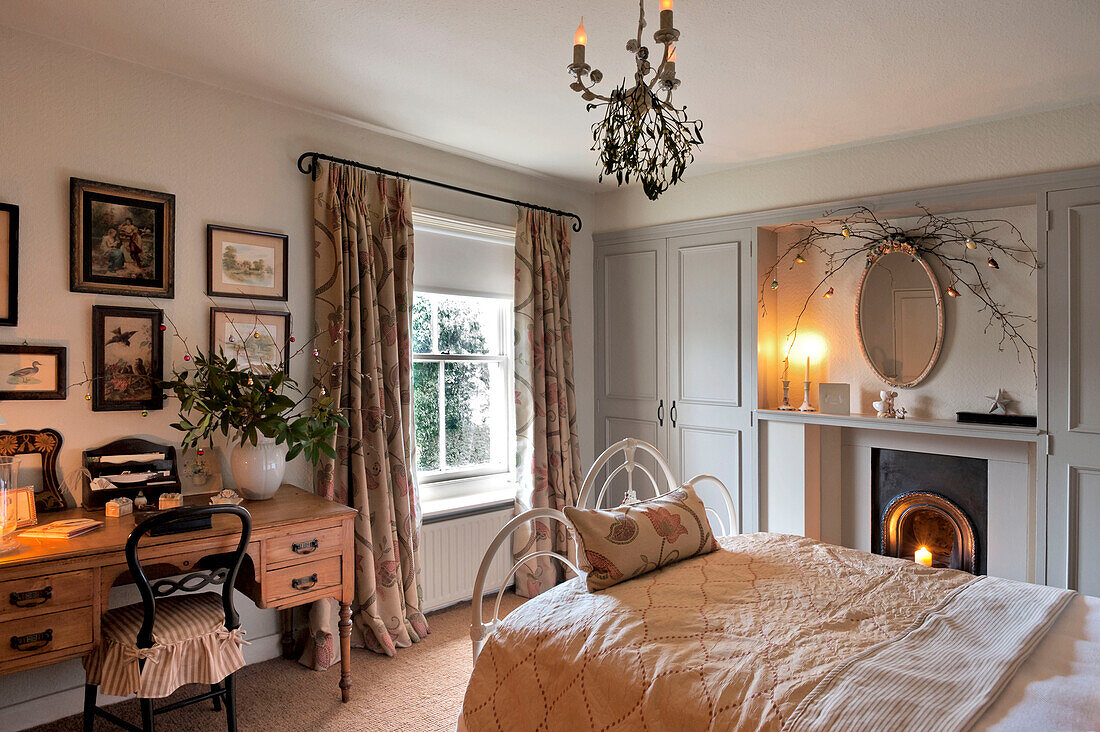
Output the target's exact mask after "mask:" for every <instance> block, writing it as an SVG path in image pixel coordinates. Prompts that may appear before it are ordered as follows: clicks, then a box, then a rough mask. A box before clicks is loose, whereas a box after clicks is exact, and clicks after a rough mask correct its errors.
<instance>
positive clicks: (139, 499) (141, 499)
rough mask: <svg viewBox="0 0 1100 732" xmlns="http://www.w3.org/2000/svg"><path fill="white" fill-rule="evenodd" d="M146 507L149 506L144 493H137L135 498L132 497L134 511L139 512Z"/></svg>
mask: <svg viewBox="0 0 1100 732" xmlns="http://www.w3.org/2000/svg"><path fill="white" fill-rule="evenodd" d="M147 505H149V499H148V498H146V497H145V494H144V493H142V492H141V491H138V494H137V496H135V497H134V510H135V511H140V510H141V509H143V508H145V507H146V506H147Z"/></svg>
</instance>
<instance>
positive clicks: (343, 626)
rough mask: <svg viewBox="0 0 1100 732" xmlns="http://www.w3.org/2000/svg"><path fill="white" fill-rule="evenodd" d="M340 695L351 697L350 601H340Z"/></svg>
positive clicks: (345, 697) (343, 698) (344, 698)
mask: <svg viewBox="0 0 1100 732" xmlns="http://www.w3.org/2000/svg"><path fill="white" fill-rule="evenodd" d="M340 697H341V701H345V702H346V701H347V700H348V699H351V603H350V602H341V603H340Z"/></svg>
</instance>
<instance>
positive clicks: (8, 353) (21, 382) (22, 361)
mask: <svg viewBox="0 0 1100 732" xmlns="http://www.w3.org/2000/svg"><path fill="white" fill-rule="evenodd" d="M65 354H66V349H65V347H64V346H15V345H4V344H0V400H5V399H64V398H65V392H66V390H67V389H66V387H67V386H68V382H69V373H68V371H67V370H66V368H65Z"/></svg>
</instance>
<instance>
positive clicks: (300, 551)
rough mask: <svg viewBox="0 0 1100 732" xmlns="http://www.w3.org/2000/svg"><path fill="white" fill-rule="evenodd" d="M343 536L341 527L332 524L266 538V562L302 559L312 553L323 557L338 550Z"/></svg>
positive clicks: (280, 562)
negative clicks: (324, 527)
mask: <svg viewBox="0 0 1100 732" xmlns="http://www.w3.org/2000/svg"><path fill="white" fill-rule="evenodd" d="M343 536H344V530H343V528H341V527H339V526H333V527H330V528H327V529H314V530H313V531H304V532H302V533H300V534H290V535H289V536H280V537H277V538H274V539H268V540H267V563H268V564H269V565H272V564H282V563H283V562H293V561H299V562H300V561H304V560H306V559H307V558H308V559H312V558H313V555H316V556H318V557H323V556H325V555H326V554H338V553H339V552H340V540H341V539H342V538H343Z"/></svg>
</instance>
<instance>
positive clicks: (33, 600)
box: [8, 587, 53, 607]
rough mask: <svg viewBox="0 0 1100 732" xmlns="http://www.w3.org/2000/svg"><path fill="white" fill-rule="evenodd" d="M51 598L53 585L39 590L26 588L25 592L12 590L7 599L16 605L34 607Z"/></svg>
mask: <svg viewBox="0 0 1100 732" xmlns="http://www.w3.org/2000/svg"><path fill="white" fill-rule="evenodd" d="M51 598H53V587H43V588H42V589H40V590H27V591H26V592H13V593H11V594H10V595H9V596H8V600H9V601H10V602H11V604H12V605H15V606H16V607H35V606H36V605H41V604H42V603H44V602H46V601H47V600H50V599H51Z"/></svg>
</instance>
